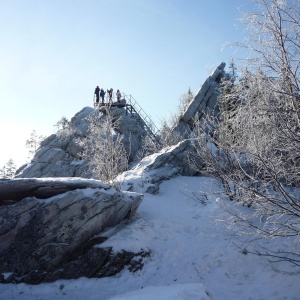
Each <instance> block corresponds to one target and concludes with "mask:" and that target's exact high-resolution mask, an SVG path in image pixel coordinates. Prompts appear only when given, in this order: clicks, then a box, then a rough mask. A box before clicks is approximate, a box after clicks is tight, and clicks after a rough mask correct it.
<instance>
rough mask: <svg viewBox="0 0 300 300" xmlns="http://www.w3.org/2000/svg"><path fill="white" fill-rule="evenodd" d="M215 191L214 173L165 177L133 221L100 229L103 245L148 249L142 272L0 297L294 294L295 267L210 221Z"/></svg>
mask: <svg viewBox="0 0 300 300" xmlns="http://www.w3.org/2000/svg"><path fill="white" fill-rule="evenodd" d="M218 189H219V187H218V184H217V182H216V181H215V180H214V179H212V178H203V177H202V178H199V177H198V178H197V177H177V178H174V179H171V180H169V181H166V182H164V183H162V184H161V187H160V193H159V194H158V195H155V196H154V195H150V194H146V195H145V198H144V200H143V202H142V204H141V205H140V207H139V209H138V211H137V214H136V216H135V217H134V219H133V220H131V221H130V222H127V224H121V225H120V226H118V227H116V228H112V229H109V230H108V231H107V232H106V235H107V236H112V237H111V238H109V239H108V240H107V241H106V242H105V244H106V245H113V246H114V248H115V249H126V250H135V251H136V250H140V249H141V248H143V249H150V250H151V251H152V253H151V257H149V258H146V259H145V265H144V268H143V269H142V270H141V271H139V272H136V273H130V272H129V271H128V270H123V271H122V272H121V273H120V274H118V275H117V276H114V277H110V278H102V279H87V278H80V279H77V280H60V281H57V282H54V283H47V284H40V285H37V286H29V285H26V284H18V285H13V284H7V285H0V299H1V300H2V299H3V300H4V299H6V300H9V299H18V300H19V299H20V300H21V299H23V300H29V299H30V300H34V299H36V300H37V299H39V300H50V299H65V300H69V299H78V300H84V299H88V300H96V299H97V300H104V299H111V300H129V299H130V300H135V299H143V300H149V299H155V300H160V299H164V300H171V299H172V300H177V299H178V300H179V299H185V300H194V299H197V300H202V299H203V300H207V299H214V300H233V299H235V300H236V299H243V300H244V299H248V300H250V299H252V300H254V299H255V300H257V299H272V300H283V299H289V300H291V299H300V285H299V279H300V274H299V272H298V273H297V271H299V270H296V269H293V268H292V267H291V266H285V272H283V271H278V270H277V271H276V268H279V267H280V266H279V265H275V264H271V263H269V262H268V261H267V260H266V258H265V257H259V256H255V255H252V254H245V253H243V251H241V250H240V248H238V247H237V246H236V245H235V244H234V243H233V241H234V240H233V237H232V236H231V234H230V232H227V231H226V229H225V228H224V227H223V225H222V224H220V223H215V222H214V219H215V218H216V217H217V216H218V214H219V213H220V211H219V207H218V205H217V204H216V202H215V200H216V198H217V197H218V196H219V195H218V194H217V193H216V191H218ZM191 191H195V192H197V195H198V196H199V197H198V198H199V199H201V200H203V201H207V204H206V205H204V204H202V203H201V201H199V200H197V199H196V198H195V197H193V195H192V193H191ZM125 225H126V226H125ZM113 233H114V234H113ZM112 234H113V235H112ZM272 243H273V242H272V241H271V242H269V245H271V244H272Z"/></svg>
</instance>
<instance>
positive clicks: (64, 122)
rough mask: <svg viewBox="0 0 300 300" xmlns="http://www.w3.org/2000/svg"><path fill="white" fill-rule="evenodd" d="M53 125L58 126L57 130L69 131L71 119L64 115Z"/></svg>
mask: <svg viewBox="0 0 300 300" xmlns="http://www.w3.org/2000/svg"><path fill="white" fill-rule="evenodd" d="M53 126H54V127H56V130H57V132H62V131H67V130H69V129H70V121H69V120H68V119H67V118H66V117H65V116H62V117H61V119H60V120H58V121H57V123H56V124H55V125H53Z"/></svg>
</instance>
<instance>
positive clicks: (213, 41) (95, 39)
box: [0, 0, 248, 167]
mask: <svg viewBox="0 0 300 300" xmlns="http://www.w3.org/2000/svg"><path fill="white" fill-rule="evenodd" d="M247 3H248V1H244V0H239V1H238V0H226V1H225V0H209V1H208V0H97V1H96V0H80V1H79V0H26V1H23V0H0V38H1V46H0V69H1V73H0V103H1V110H0V126H1V134H0V140H1V147H0V167H1V166H2V165H4V163H6V162H7V161H8V159H9V158H12V159H13V160H14V161H15V163H16V164H17V165H18V166H20V165H21V164H22V163H25V162H26V157H27V152H28V151H27V149H26V148H25V140H26V139H28V138H29V135H30V133H31V132H32V130H34V129H35V130H36V131H37V133H38V134H43V135H49V134H51V133H53V132H54V127H53V125H54V124H55V123H56V122H57V121H58V120H59V119H60V118H61V117H62V116H66V117H67V118H71V117H72V116H73V115H74V114H75V113H76V112H78V111H79V110H81V109H82V108H83V107H85V106H92V105H93V103H92V100H93V93H94V89H95V86H96V85H99V86H100V87H104V88H105V89H107V88H110V87H112V88H114V90H116V89H120V90H121V92H125V93H126V94H131V95H132V96H133V97H134V98H135V99H136V100H137V101H138V102H139V104H140V105H141V106H142V107H143V109H144V110H145V111H146V112H147V113H148V114H149V115H150V116H151V117H152V119H153V120H154V121H155V123H156V124H157V125H158V126H159V125H160V121H161V120H162V119H163V118H168V115H169V114H170V113H171V112H174V111H175V109H176V106H177V105H178V101H179V98H180V96H181V95H182V94H183V93H184V92H186V91H187V90H188V88H189V87H190V88H191V90H192V92H194V93H196V92H197V91H198V89H199V88H200V86H201V84H202V83H203V81H204V80H205V78H206V77H207V76H208V75H209V73H210V72H211V71H212V70H213V69H214V68H216V67H217V66H218V65H219V64H220V63H221V62H222V61H224V62H226V63H228V62H229V61H230V59H231V57H239V52H238V50H237V49H234V48H225V50H223V51H222V48H223V46H224V44H225V43H226V42H230V41H241V40H242V39H243V36H244V33H243V31H242V30H243V28H242V25H241V24H240V23H239V21H238V19H239V18H240V17H241V14H240V11H239V9H240V10H242V11H244V10H247V7H246V4H247Z"/></svg>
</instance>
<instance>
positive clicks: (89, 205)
mask: <svg viewBox="0 0 300 300" xmlns="http://www.w3.org/2000/svg"><path fill="white" fill-rule="evenodd" d="M142 199H143V195H142V194H137V193H130V192H126V193H124V192H119V191H117V190H115V189H114V188H112V187H111V186H109V185H106V184H103V183H102V182H100V181H96V180H88V179H79V178H47V179H12V180H0V205H1V206H0V274H1V275H0V282H2V283H8V282H26V283H32V284H35V283H40V282H47V281H54V280H57V279H63V278H65V279H70V278H79V277H81V276H86V277H102V276H110V275H114V274H116V273H117V272H119V271H120V270H121V269H122V268H123V267H124V266H125V265H129V266H131V268H132V270H134V269H136V268H140V267H142V263H141V260H139V263H137V262H136V261H135V260H134V258H135V257H137V256H138V257H140V256H148V255H149V252H148V251H143V250H141V251H139V252H138V253H132V252H128V251H126V250H124V249H123V250H122V251H119V252H114V250H113V249H112V248H111V247H104V248H103V247H101V243H102V242H103V241H105V240H106V239H107V237H106V236H105V235H103V232H104V231H105V229H106V228H108V227H111V226H115V225H116V224H120V222H121V221H122V220H124V219H127V218H129V217H131V216H132V215H133V214H134V213H135V211H136V209H137V208H138V206H139V204H140V203H141V201H142ZM11 204H13V205H11Z"/></svg>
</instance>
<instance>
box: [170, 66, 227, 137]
mask: <svg viewBox="0 0 300 300" xmlns="http://www.w3.org/2000/svg"><path fill="white" fill-rule="evenodd" d="M225 65H226V64H225V63H221V64H220V65H219V66H218V67H217V68H216V69H215V70H214V71H213V72H212V74H211V75H210V76H209V77H208V78H207V79H206V80H205V82H204V83H203V85H202V86H201V87H200V89H199V91H198V92H197V94H196V95H195V97H194V99H193V100H192V101H191V103H190V104H189V106H188V108H187V109H186V111H185V113H184V114H183V115H182V116H181V118H180V119H179V121H178V124H177V125H176V126H175V127H174V128H173V133H174V134H180V135H182V136H188V133H189V132H190V131H191V130H192V129H193V127H194V123H195V120H201V118H202V117H203V116H204V114H206V113H208V112H210V114H211V113H213V114H215V115H216V114H218V113H219V108H218V105H217V100H218V95H219V87H220V83H221V80H222V78H224V77H225V76H226V73H225V70H224V69H225Z"/></svg>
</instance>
